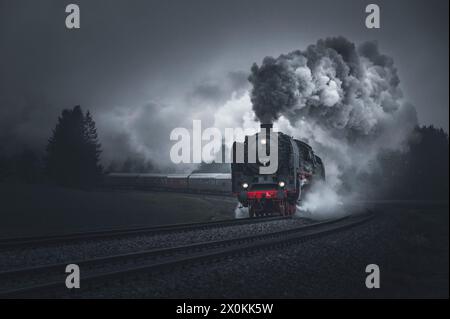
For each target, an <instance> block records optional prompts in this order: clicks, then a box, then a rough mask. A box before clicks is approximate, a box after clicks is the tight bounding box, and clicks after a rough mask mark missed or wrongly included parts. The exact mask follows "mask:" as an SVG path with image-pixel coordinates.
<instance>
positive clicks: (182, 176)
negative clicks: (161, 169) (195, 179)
mask: <svg viewBox="0 0 450 319" xmlns="http://www.w3.org/2000/svg"><path fill="white" fill-rule="evenodd" d="M188 177H189V174H169V175H167V178H188Z"/></svg>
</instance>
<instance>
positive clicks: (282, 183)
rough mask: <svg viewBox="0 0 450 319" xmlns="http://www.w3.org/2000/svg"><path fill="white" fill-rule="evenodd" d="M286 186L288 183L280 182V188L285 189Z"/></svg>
mask: <svg viewBox="0 0 450 319" xmlns="http://www.w3.org/2000/svg"><path fill="white" fill-rule="evenodd" d="M285 185H286V183H285V182H283V181H281V182H278V186H280V187H284V186H285Z"/></svg>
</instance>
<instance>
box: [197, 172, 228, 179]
mask: <svg viewBox="0 0 450 319" xmlns="http://www.w3.org/2000/svg"><path fill="white" fill-rule="evenodd" d="M189 178H192V179H195V178H215V179H231V174H229V173H194V174H191V175H190V176H189Z"/></svg>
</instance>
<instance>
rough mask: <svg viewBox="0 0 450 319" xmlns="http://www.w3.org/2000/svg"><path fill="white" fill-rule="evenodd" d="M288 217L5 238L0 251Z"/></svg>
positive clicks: (260, 221)
mask: <svg viewBox="0 0 450 319" xmlns="http://www.w3.org/2000/svg"><path fill="white" fill-rule="evenodd" d="M286 218H288V217H281V216H275V217H263V218H241V219H228V220H220V221H212V222H202V223H188V224H172V225H165V226H156V227H155V226H152V227H136V228H119V229H107V230H99V231H89V232H80V233H72V234H65V235H52V236H39V237H26V238H7V239H2V240H0V249H5V248H7V249H9V248H18V247H25V246H37V245H47V244H60V243H64V244H67V243H71V242H76V241H82V240H92V239H109V238H115V237H119V236H134V235H155V234H163V233H171V232H180V231H192V230H202V229H210V228H218V227H230V226H236V225H245V224H251V223H263V222H268V221H274V220H281V219H286Z"/></svg>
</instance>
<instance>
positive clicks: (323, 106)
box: [249, 37, 417, 211]
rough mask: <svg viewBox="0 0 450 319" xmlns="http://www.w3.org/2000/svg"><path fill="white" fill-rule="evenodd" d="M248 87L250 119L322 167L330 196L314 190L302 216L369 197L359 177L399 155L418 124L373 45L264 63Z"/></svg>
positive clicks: (324, 49) (341, 44) (321, 49)
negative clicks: (300, 147)
mask: <svg viewBox="0 0 450 319" xmlns="http://www.w3.org/2000/svg"><path fill="white" fill-rule="evenodd" d="M249 80H250V82H251V83H252V84H253V90H252V92H251V101H252V104H253V110H254V112H255V115H256V117H257V118H258V119H259V120H260V121H261V122H275V128H278V130H279V131H281V132H284V133H287V134H289V135H292V136H294V137H296V138H299V139H302V140H305V141H306V142H308V143H309V144H310V145H311V146H312V147H313V148H314V150H315V151H316V153H317V154H318V155H319V156H321V157H322V159H323V160H324V163H325V167H326V173H327V183H328V186H329V187H330V188H328V189H327V188H326V187H323V186H322V187H318V188H317V189H315V190H313V192H312V193H311V194H310V195H309V196H308V198H307V199H306V202H305V204H304V208H305V209H308V210H313V211H314V210H315V211H318V210H325V211H326V210H327V207H326V206H327V203H329V202H332V203H339V202H340V201H341V200H340V199H339V198H337V197H336V196H337V194H338V193H339V195H340V196H345V197H346V198H347V197H348V196H352V198H354V197H355V196H358V195H359V196H367V195H370V194H371V193H373V192H374V191H375V190H376V189H375V188H372V187H371V186H370V185H368V183H367V181H366V180H365V179H364V176H366V175H367V174H370V173H372V172H374V171H375V170H376V169H377V161H376V159H377V156H378V155H379V154H380V153H381V152H383V151H385V150H402V149H403V148H404V147H405V146H406V145H407V143H406V142H407V141H408V138H409V136H410V133H411V132H412V130H413V129H414V127H415V126H416V124H417V118H416V113H415V109H414V108H413V107H412V106H411V105H409V104H407V103H405V101H404V99H403V95H402V92H401V90H400V87H399V83H400V80H399V77H398V75H397V70H396V68H395V66H394V63H393V60H392V58H390V57H388V56H386V55H383V54H380V52H379V51H378V47H377V44H376V43H373V42H367V43H363V44H361V45H360V46H358V47H356V46H355V45H354V44H353V43H351V42H350V41H348V40H347V39H345V38H343V37H338V38H329V39H325V40H319V41H318V42H317V44H315V45H311V46H309V47H308V48H307V49H306V50H305V51H294V52H291V53H288V54H286V55H281V56H280V57H278V58H276V59H275V58H272V57H266V58H265V59H264V60H263V63H262V64H261V65H260V66H258V65H256V64H254V65H253V67H252V69H251V75H250V78H249ZM333 192H334V193H335V194H336V195H333V194H332V193H333ZM324 206H325V207H324Z"/></svg>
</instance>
